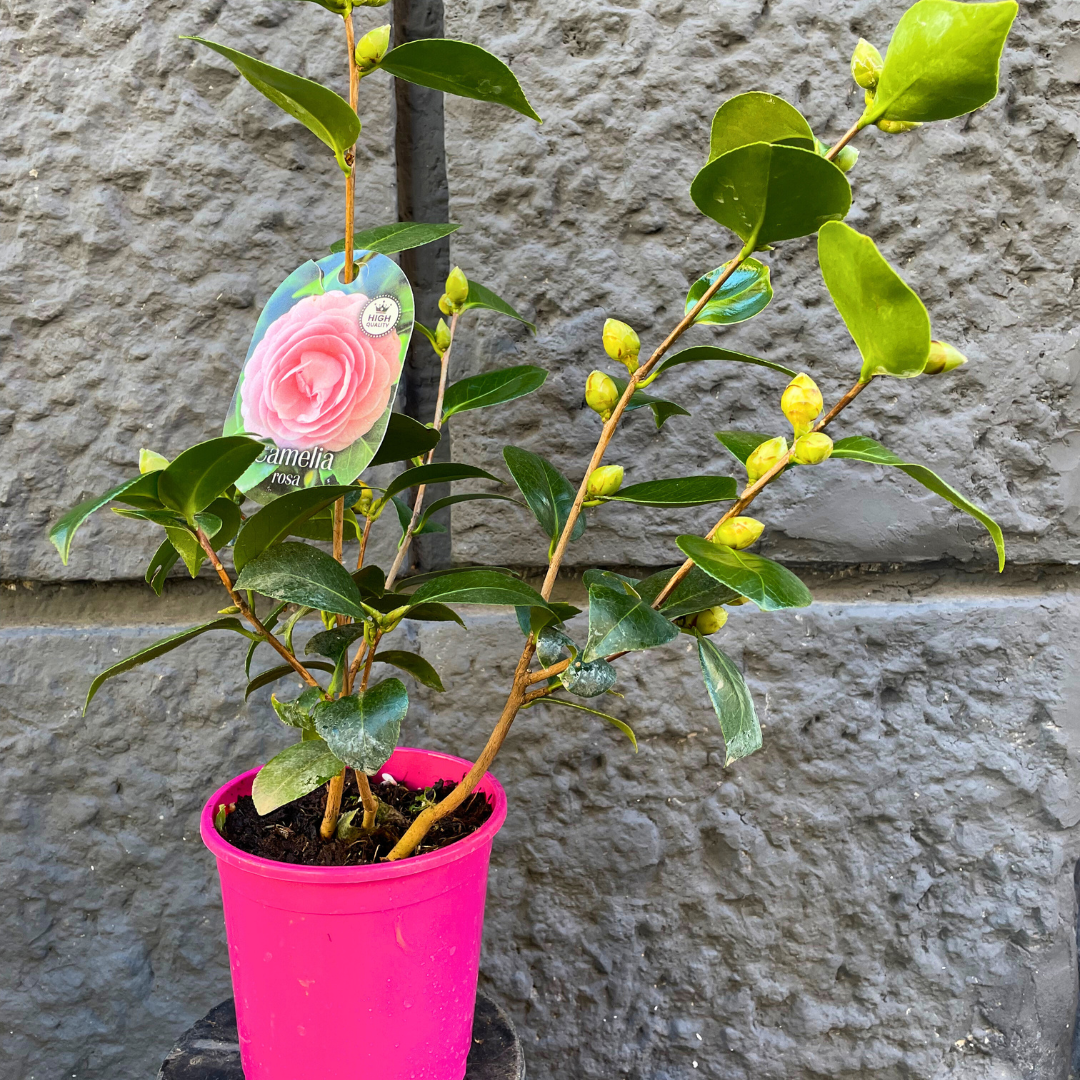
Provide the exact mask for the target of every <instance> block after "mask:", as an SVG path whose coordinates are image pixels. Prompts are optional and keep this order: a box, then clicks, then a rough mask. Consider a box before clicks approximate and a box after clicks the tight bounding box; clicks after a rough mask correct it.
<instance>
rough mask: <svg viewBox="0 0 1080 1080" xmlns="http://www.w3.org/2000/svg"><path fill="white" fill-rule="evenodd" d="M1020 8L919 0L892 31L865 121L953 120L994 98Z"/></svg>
mask: <svg viewBox="0 0 1080 1080" xmlns="http://www.w3.org/2000/svg"><path fill="white" fill-rule="evenodd" d="M1016 12H1017V5H1016V4H1015V3H1013V0H1007V2H1006V3H997V4H960V3H954V2H953V0H918V3H916V4H913V5H912V6H911V7H910V8H908V10H907V11H906V12H904V14H903V15H902V16H901V18H900V22H899V23H897V25H896V29H895V30H894V31H893V36H892V40H891V41H890V42H889V48H888V51H887V52H886V54H885V68H884V70H883V71H882V72H881V77H880V79H879V80H878V85H877V88H876V90H875V92H874V100H873V101H872V102H871V103H870V104H869V105H867V107H866V112H865V113H864V114H863V116H862V119H861V121H860V123H862V124H863V125H865V124H872V123H874V122H875V121H877V120H882V119H884V120H907V121H918V122H925V121H929V120H948V119H949V118H950V117H953V116H963V114H964V113H969V112H972V111H973V110H975V109H978V108H981V107H982V106H983V105H985V104H986V103H987V102H988V101H993V100H994V98H995V97H996V96H997V92H998V68H999V67H1000V64H1001V53H1002V50H1003V49H1004V48H1005V39H1006V38H1007V37H1008V35H1009V28H1010V27H1011V26H1012V23H1013V20H1014V19H1015V18H1016Z"/></svg>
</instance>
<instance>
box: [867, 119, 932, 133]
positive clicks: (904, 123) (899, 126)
mask: <svg viewBox="0 0 1080 1080" xmlns="http://www.w3.org/2000/svg"><path fill="white" fill-rule="evenodd" d="M877 126H878V127H879V128H881V130H882V131H884V132H885V134H886V135H902V134H903V133H904V132H905V131H914V130H915V128H917V127H922V124H916V123H915V122H914V121H912V120H879V121H878V122H877Z"/></svg>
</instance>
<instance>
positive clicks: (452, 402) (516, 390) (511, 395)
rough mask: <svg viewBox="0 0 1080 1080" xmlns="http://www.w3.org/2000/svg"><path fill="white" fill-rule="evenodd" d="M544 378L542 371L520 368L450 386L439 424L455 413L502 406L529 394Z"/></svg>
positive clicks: (545, 374) (444, 400)
mask: <svg viewBox="0 0 1080 1080" xmlns="http://www.w3.org/2000/svg"><path fill="white" fill-rule="evenodd" d="M547 377H548V373H547V372H546V371H545V370H544V369H543V368H541V367H533V366H532V365H530V364H522V365H521V366H520V367H511V368H503V369H502V370H501V371H489V372H487V373H486V374H484V375H473V376H471V377H470V378H468V379H461V380H459V381H458V382H456V383H451V384H450V386H448V387H447V388H446V396H445V397H444V399H443V423H445V422H446V421H447V420H448V419H449V418H450V417H451V416H453V415H455V413H462V412H468V411H469V410H470V409H483V408H486V407H487V406H488V405H502V404H503V403H504V402H507V401H514V400H515V399H516V398H519V397H524V396H525V395H526V394H531V393H532V392H533V391H534V390H539V389H540V387H541V386H543V385H544V381H545V380H546V379H547Z"/></svg>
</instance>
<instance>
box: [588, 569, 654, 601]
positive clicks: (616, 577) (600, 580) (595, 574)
mask: <svg viewBox="0 0 1080 1080" xmlns="http://www.w3.org/2000/svg"><path fill="white" fill-rule="evenodd" d="M581 580H582V582H583V583H584V585H585V588H586V589H587V588H589V586H590V585H603V586H605V587H606V588H608V589H614V590H615V591H616V592H620V591H622V592H626V593H627V594H628V595H630V590H633V593H632V595H634V596H640V595H641V594H640V593H639V592H638V585H640V584H641V582H640V581H638V579H637V578H632V577H627V576H626V575H625V574H617V573H616V572H615V571H614V570H586V571H585V573H584V574H582V575H581Z"/></svg>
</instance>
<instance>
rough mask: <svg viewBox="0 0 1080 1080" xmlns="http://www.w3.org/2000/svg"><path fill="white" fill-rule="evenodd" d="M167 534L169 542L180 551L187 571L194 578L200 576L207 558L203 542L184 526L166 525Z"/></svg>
mask: <svg viewBox="0 0 1080 1080" xmlns="http://www.w3.org/2000/svg"><path fill="white" fill-rule="evenodd" d="M202 516H203V515H202V514H200V515H199V517H200V518H201V517H202ZM165 535H166V536H167V537H168V538H169V543H170V544H172V546H173V547H174V548H175V549H176V551H177V552H178V553H179V555H180V558H181V559H183V560H184V565H185V566H186V567H187V572H188V573H189V574H190V575H191V576H192V577H193V578H194V577H198V575H199V568H200V567H201V566H202V564H203V562H205V560H206V552H205V551H203V549H202V544H200V543H199V541H198V540H197V539H196V538H195V535H194V534H193V533H192V532H190V531H189V530H188V529H187V528H185V527H184V526H171V525H167V526H166V527H165Z"/></svg>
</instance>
